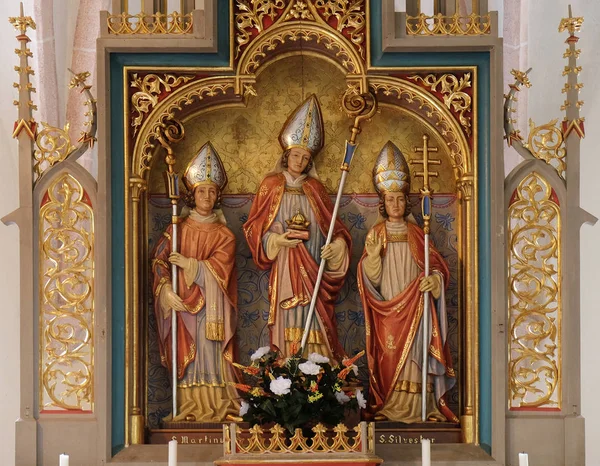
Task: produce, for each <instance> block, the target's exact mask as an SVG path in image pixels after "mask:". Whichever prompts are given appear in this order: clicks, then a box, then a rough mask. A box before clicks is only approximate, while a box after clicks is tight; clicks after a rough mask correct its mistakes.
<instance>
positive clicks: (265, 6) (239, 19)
mask: <svg viewBox="0 0 600 466" xmlns="http://www.w3.org/2000/svg"><path fill="white" fill-rule="evenodd" d="M284 7H285V2H284V1H283V0H248V1H244V0H238V1H237V9H238V10H239V11H240V12H239V13H238V14H236V16H235V28H236V29H237V31H238V34H237V36H236V42H237V44H238V45H237V48H236V51H235V58H238V57H239V56H240V54H241V50H242V48H243V47H244V46H245V45H246V44H248V43H249V42H250V40H251V35H250V31H251V30H253V29H255V30H256V31H258V32H259V33H260V32H261V31H263V18H264V17H265V16H268V17H269V18H270V19H271V21H273V20H274V19H275V16H276V14H277V10H281V9H282V8H284Z"/></svg>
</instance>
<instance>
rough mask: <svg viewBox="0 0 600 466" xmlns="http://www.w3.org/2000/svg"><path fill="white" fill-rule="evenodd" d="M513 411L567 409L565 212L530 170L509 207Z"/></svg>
mask: <svg viewBox="0 0 600 466" xmlns="http://www.w3.org/2000/svg"><path fill="white" fill-rule="evenodd" d="M508 244H509V269H508V291H509V329H510V331H509V368H508V370H509V409H511V410H519V409H527V410H532V409H534V410H548V409H554V410H556V409H560V407H561V320H562V297H561V278H560V277H561V257H560V256H561V211H560V206H559V203H558V199H557V196H556V193H555V192H554V190H553V189H552V186H551V185H550V183H549V182H548V181H547V180H546V179H545V178H544V177H543V176H541V175H540V174H538V173H536V172H531V173H529V174H528V175H527V176H526V177H525V178H524V179H523V180H522V181H521V182H520V183H519V186H518V188H517V189H516V190H515V192H514V193H513V196H512V199H511V202H510V205H509V208H508Z"/></svg>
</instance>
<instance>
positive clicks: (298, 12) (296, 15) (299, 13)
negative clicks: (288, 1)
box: [285, 1, 315, 21]
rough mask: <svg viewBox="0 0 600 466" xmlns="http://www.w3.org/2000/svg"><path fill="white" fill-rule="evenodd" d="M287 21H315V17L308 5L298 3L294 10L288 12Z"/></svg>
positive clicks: (293, 7) (295, 4)
mask: <svg viewBox="0 0 600 466" xmlns="http://www.w3.org/2000/svg"><path fill="white" fill-rule="evenodd" d="M285 19H286V20H291V19H300V20H302V19H309V20H312V21H314V19H315V17H314V16H313V15H312V13H311V12H310V9H309V8H308V3H306V2H299V1H296V3H294V4H293V5H292V8H291V9H290V10H289V11H288V13H287V15H285Z"/></svg>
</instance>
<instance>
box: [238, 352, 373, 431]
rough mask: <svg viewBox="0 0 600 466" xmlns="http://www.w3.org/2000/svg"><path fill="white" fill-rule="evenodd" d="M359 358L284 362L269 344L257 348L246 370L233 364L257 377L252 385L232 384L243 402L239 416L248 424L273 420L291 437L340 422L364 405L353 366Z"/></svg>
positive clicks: (314, 356)
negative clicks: (336, 362)
mask: <svg viewBox="0 0 600 466" xmlns="http://www.w3.org/2000/svg"><path fill="white" fill-rule="evenodd" d="M363 354H364V351H362V352H360V353H358V354H357V355H356V356H354V357H353V358H348V359H344V360H343V361H342V363H341V364H339V365H334V366H332V365H331V364H330V361H329V358H327V357H325V356H323V355H321V354H318V353H311V354H310V355H309V356H308V359H305V358H302V357H301V356H300V353H296V354H295V355H294V356H292V357H289V358H283V357H282V356H281V355H280V354H279V352H278V351H272V350H271V349H270V348H269V347H268V346H264V347H262V348H259V349H258V350H257V351H256V352H255V353H254V354H253V355H252V356H251V357H250V359H251V360H252V363H251V364H250V365H249V366H242V365H241V364H236V366H237V367H238V368H239V369H240V370H241V371H242V372H244V373H245V374H247V375H249V376H251V377H252V378H254V379H256V383H255V384H253V385H246V384H239V383H238V384H235V386H236V388H237V389H238V391H239V393H240V394H241V397H242V399H243V401H242V406H241V408H240V416H241V417H242V419H243V420H244V421H246V422H249V423H250V424H267V423H271V422H275V423H277V424H279V425H281V426H283V427H285V428H286V429H287V430H288V431H289V432H290V433H291V434H293V433H294V432H295V430H296V428H302V427H308V426H310V425H312V424H316V423H319V422H320V423H322V424H329V425H337V424H339V423H340V422H343V420H344V417H345V414H346V412H347V411H348V410H354V411H356V410H357V409H358V408H359V407H360V408H365V407H366V401H365V398H364V396H363V393H362V391H361V389H360V388H359V387H360V385H359V382H358V377H357V376H358V368H357V366H356V364H354V363H355V362H356V360H357V359H358V358H360V357H361V356H362V355H363Z"/></svg>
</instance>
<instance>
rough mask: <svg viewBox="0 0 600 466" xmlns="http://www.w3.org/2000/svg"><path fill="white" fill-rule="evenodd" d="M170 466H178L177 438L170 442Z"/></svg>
mask: <svg viewBox="0 0 600 466" xmlns="http://www.w3.org/2000/svg"><path fill="white" fill-rule="evenodd" d="M169 466H177V440H171V441H170V442H169Z"/></svg>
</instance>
